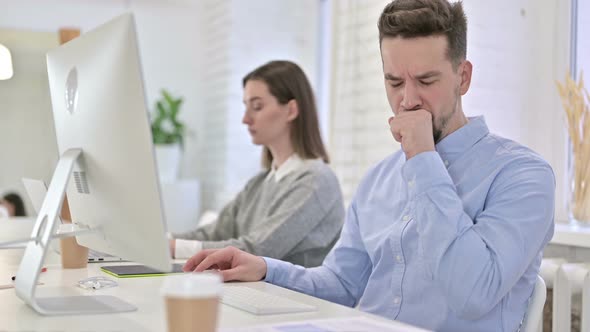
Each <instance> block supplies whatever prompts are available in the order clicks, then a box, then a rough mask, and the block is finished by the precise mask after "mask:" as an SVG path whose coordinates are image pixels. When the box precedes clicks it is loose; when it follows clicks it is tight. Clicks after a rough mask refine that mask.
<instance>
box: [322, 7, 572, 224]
mask: <svg viewBox="0 0 590 332" xmlns="http://www.w3.org/2000/svg"><path fill="white" fill-rule="evenodd" d="M388 2H389V1H386V0H371V1H355V0H348V1H347V0H342V1H335V2H334V32H335V34H334V38H335V40H334V44H335V47H334V50H333V52H334V55H333V63H334V68H335V69H334V74H333V80H332V81H333V82H334V86H333V96H332V104H333V108H332V113H331V149H332V155H333V156H334V159H335V160H334V161H335V162H334V167H335V168H336V170H337V174H338V175H339V177H340V180H341V182H342V186H343V192H344V195H345V198H346V199H347V200H348V199H350V195H351V194H352V193H353V192H354V190H355V188H356V186H357V184H358V182H359V181H360V179H361V178H362V175H363V174H364V172H365V170H366V169H367V168H368V167H369V166H370V165H372V164H373V163H375V161H377V160H381V159H383V158H384V157H385V156H386V155H387V154H389V153H391V152H393V151H395V150H396V149H398V148H399V145H397V144H396V143H395V142H394V141H393V138H391V135H390V133H389V131H388V126H387V117H388V116H389V115H390V113H391V112H390V110H389V107H388V105H387V100H386V96H385V89H384V87H383V78H382V70H381V59H380V55H379V44H378V30H377V26H376V23H377V19H378V16H379V14H380V13H381V11H382V9H383V7H384V6H385V4H386V3H388ZM463 3H464V8H465V11H466V14H467V17H468V51H467V57H468V59H469V60H471V61H472V62H473V64H474V74H473V81H472V86H471V90H470V91H469V92H468V93H467V95H466V96H465V97H464V99H463V102H464V103H463V106H464V107H463V108H464V111H465V112H466V113H467V114H468V115H479V114H483V115H484V116H485V117H486V121H487V123H488V126H489V127H490V130H491V131H493V132H495V133H498V134H500V135H503V136H505V137H508V138H511V139H514V140H517V141H519V142H521V143H523V144H525V145H527V146H529V147H531V148H533V149H534V150H536V151H537V152H539V153H540V154H541V155H542V156H543V157H544V158H546V159H547V160H548V161H549V163H550V164H551V165H552V166H553V169H554V171H555V172H556V175H557V199H556V208H557V217H558V218H559V219H564V218H565V215H566V214H565V205H564V204H563V200H564V182H565V177H564V172H565V158H566V153H565V149H564V147H565V129H564V126H563V121H562V113H563V111H562V110H561V107H560V102H559V99H558V96H557V92H556V88H555V83H554V82H555V80H556V79H558V78H559V79H561V77H562V76H563V75H564V74H565V72H566V71H567V68H568V62H567V61H568V54H569V53H568V51H569V44H568V42H567V41H568V38H569V22H568V14H569V6H568V1H560V0H541V1H539V0H498V1H478V0H465V1H463Z"/></svg>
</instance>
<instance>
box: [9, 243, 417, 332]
mask: <svg viewBox="0 0 590 332" xmlns="http://www.w3.org/2000/svg"><path fill="white" fill-rule="evenodd" d="M22 252H23V250H22V249H6V250H0V278H1V279H0V284H8V283H10V277H11V276H12V275H14V274H15V273H16V271H17V269H18V264H19V261H20V256H21V255H22ZM46 261H47V264H46V265H45V266H47V272H44V273H42V274H41V277H40V281H41V282H43V283H44V285H42V286H38V288H37V290H38V295H39V296H56V295H83V294H104V295H113V296H117V297H119V298H121V299H123V300H125V301H127V302H130V303H132V304H133V305H135V306H137V307H138V308H139V309H138V310H137V311H135V312H131V313H118V314H110V315H85V316H50V317H48V316H41V315H39V314H37V313H36V312H35V311H33V310H32V309H31V308H30V307H28V306H27V305H26V304H24V302H22V301H21V300H20V299H19V298H18V297H17V296H16V294H15V292H14V290H13V289H6V290H0V317H1V318H0V331H54V332H55V331H93V332H94V331H109V332H113V331H166V317H165V311H164V301H163V299H162V298H161V296H160V293H159V290H160V286H161V283H162V280H163V278H165V277H148V278H131V279H116V278H113V279H116V281H117V282H118V283H119V285H118V286H117V287H114V288H108V289H103V290H97V291H88V290H84V289H81V288H78V287H76V286H75V285H76V284H77V282H78V280H80V279H84V278H87V277H92V276H99V275H100V276H108V275H107V274H105V273H102V272H100V270H99V268H100V266H101V264H96V263H93V264H88V268H87V269H77V270H62V269H61V267H60V265H59V257H58V256H56V255H54V254H52V255H50V256H49V257H48V259H47V260H46ZM112 264H113V263H105V264H104V265H112ZM235 285H237V283H233V284H232V283H229V284H225V285H224V287H233V286H235ZM239 285H247V286H248V287H253V288H256V289H261V290H264V291H265V292H268V293H272V294H277V295H281V296H286V297H288V298H291V299H293V300H296V301H301V302H304V303H309V304H312V305H314V306H316V307H317V308H318V311H317V312H312V313H299V314H284V315H269V316H255V315H251V314H249V313H247V312H244V311H241V310H238V309H234V308H232V307H228V306H226V305H221V313H220V318H219V326H220V327H244V326H252V325H257V324H268V323H277V322H288V321H297V320H307V319H324V318H336V317H340V318H344V317H354V316H366V317H371V318H373V319H376V320H379V321H381V322H384V321H387V322H389V323H390V324H391V325H392V327H393V326H396V327H398V328H400V329H401V330H403V331H423V330H420V329H417V328H413V327H411V326H408V325H405V324H402V323H398V322H394V321H388V320H385V319H382V318H380V317H377V316H373V315H369V314H366V313H363V312H361V311H359V310H355V309H351V308H348V307H344V306H341V305H337V304H334V303H330V302H327V301H323V300H320V299H317V298H314V297H311V296H307V295H304V294H300V293H297V292H293V291H290V290H287V289H284V288H281V287H277V286H274V285H271V284H268V283H265V282H254V283H239Z"/></svg>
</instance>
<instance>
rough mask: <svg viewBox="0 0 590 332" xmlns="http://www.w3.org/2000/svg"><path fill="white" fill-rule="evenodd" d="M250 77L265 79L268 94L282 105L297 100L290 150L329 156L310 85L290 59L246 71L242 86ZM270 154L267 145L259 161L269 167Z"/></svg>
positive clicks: (308, 155) (306, 155)
mask: <svg viewBox="0 0 590 332" xmlns="http://www.w3.org/2000/svg"><path fill="white" fill-rule="evenodd" d="M251 80H258V81H262V82H264V83H266V85H267V86H268V90H269V91H270V94H272V95H273V96H274V97H275V98H277V100H278V102H279V103H280V104H282V105H285V104H287V103H288V102H289V101H291V100H295V101H296V102H297V107H298V110H299V115H298V116H297V117H296V118H295V119H294V120H293V121H292V122H291V143H292V144H293V150H295V153H297V154H298V155H299V156H300V157H301V158H302V159H316V158H322V159H323V160H324V162H326V163H329V162H330V158H329V157H328V153H327V152H326V149H325V148H324V143H323V142H322V137H321V135H320V128H319V123H318V114H317V108H316V104H315V98H314V95H313V91H312V89H311V85H310V84H309V81H308V79H307V77H306V76H305V73H304V72H303V70H301V68H300V67H299V66H298V65H296V64H295V63H293V62H291V61H271V62H268V63H266V64H264V65H262V66H260V67H258V68H256V69H254V70H253V71H252V72H250V73H249V74H248V75H246V76H245V77H244V79H243V80H242V83H243V86H244V87H245V86H246V83H247V82H248V81H251ZM272 160H273V157H272V154H271V153H270V150H269V149H268V148H267V147H264V149H263V151H262V165H263V166H264V167H265V168H270V167H271V165H272Z"/></svg>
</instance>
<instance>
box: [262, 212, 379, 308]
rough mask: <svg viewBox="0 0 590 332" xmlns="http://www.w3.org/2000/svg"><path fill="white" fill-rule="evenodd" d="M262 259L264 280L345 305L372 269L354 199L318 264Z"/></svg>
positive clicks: (360, 290)
mask: <svg viewBox="0 0 590 332" xmlns="http://www.w3.org/2000/svg"><path fill="white" fill-rule="evenodd" d="M264 260H265V261H266V265H267V273H266V278H265V281H267V282H270V283H272V284H275V285H278V286H281V287H285V288H289V289H292V290H295V291H298V292H301V293H305V294H308V295H312V296H315V297H319V298H322V299H324V300H328V301H331V302H335V303H339V304H342V305H346V306H349V307H354V306H356V305H357V304H358V301H359V299H360V298H361V296H362V294H363V292H364V290H365V287H366V285H367V282H368V280H369V276H370V274H371V269H372V265H371V261H370V258H369V255H368V254H367V252H366V249H365V247H364V244H363V242H362V240H361V238H360V231H359V229H358V221H357V217H356V211H355V204H354V201H353V203H352V204H351V206H350V208H349V211H348V214H347V219H346V222H345V223H344V227H343V229H342V234H341V236H340V239H339V240H338V242H337V243H336V245H335V246H334V248H333V249H332V251H330V253H329V254H328V256H326V259H325V260H324V263H323V264H322V265H321V266H319V267H314V268H304V267H302V266H297V265H293V264H291V263H288V262H283V261H279V260H276V259H272V258H266V257H265V258H264Z"/></svg>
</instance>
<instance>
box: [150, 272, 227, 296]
mask: <svg viewBox="0 0 590 332" xmlns="http://www.w3.org/2000/svg"><path fill="white" fill-rule="evenodd" d="M222 285H223V280H222V279H221V276H220V275H219V274H216V273H211V272H200V273H186V274H183V275H178V276H168V277H165V278H164V283H163V284H162V289H161V293H162V295H164V296H172V297H184V298H205V297H212V296H220V295H221V291H222V288H223V286H222Z"/></svg>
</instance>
